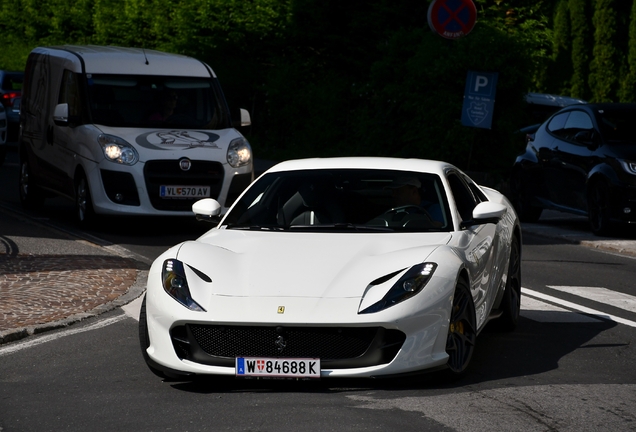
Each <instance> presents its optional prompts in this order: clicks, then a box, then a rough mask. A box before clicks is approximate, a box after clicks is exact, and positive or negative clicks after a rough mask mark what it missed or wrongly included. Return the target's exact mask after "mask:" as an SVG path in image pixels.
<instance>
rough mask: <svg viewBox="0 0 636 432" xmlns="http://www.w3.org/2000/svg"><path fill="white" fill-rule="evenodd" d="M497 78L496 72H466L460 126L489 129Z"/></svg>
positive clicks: (493, 108)
mask: <svg viewBox="0 0 636 432" xmlns="http://www.w3.org/2000/svg"><path fill="white" fill-rule="evenodd" d="M497 77H498V74H497V73H496V72H474V71H469V72H468V76H467V77H466V90H465V92H464V106H463V108H462V125H464V126H472V127H478V128H484V129H490V128H491V126H492V114H493V111H494V110H495V94H496V92H497Z"/></svg>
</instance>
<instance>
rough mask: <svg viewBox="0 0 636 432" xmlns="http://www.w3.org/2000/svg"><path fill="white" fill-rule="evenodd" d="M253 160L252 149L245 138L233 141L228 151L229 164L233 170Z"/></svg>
mask: <svg viewBox="0 0 636 432" xmlns="http://www.w3.org/2000/svg"><path fill="white" fill-rule="evenodd" d="M251 160H252V148H251V147H250V144H249V143H248V142H247V140H246V139H245V138H236V139H235V140H232V142H231V143H230V145H229V147H228V149H227V163H229V164H230V166H231V167H232V168H238V167H241V166H243V165H247V164H248V163H250V161H251Z"/></svg>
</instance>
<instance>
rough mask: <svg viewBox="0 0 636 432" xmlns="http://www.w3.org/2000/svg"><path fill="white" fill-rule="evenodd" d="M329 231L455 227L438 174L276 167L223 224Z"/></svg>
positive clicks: (242, 227)
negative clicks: (298, 169)
mask: <svg viewBox="0 0 636 432" xmlns="http://www.w3.org/2000/svg"><path fill="white" fill-rule="evenodd" d="M223 227H224V228H227V229H261V230H277V231H278V230H290V231H294V230H298V231H325V232H336V231H337V232H342V231H347V232H394V231H407V232H421V231H450V230H451V227H452V222H451V218H450V213H449V209H448V201H447V199H446V195H445V193H444V188H443V185H442V182H441V179H440V178H439V176H437V175H436V174H429V173H419V172H409V171H391V170H371V169H318V170H303V171H287V172H272V173H269V174H266V175H264V176H262V177H261V178H259V179H258V180H257V181H256V182H255V183H254V184H252V185H251V186H250V188H249V189H248V190H247V192H246V193H245V195H243V197H242V198H241V199H240V200H239V201H238V202H237V203H236V205H235V206H234V207H233V208H232V210H231V211H230V212H229V213H228V214H227V216H226V218H225V219H224V221H223V226H222V228H223Z"/></svg>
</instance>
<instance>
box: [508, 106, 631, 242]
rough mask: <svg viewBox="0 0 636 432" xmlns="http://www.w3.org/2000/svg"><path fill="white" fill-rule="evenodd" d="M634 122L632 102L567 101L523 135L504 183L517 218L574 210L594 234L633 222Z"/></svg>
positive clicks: (523, 219)
mask: <svg viewBox="0 0 636 432" xmlns="http://www.w3.org/2000/svg"><path fill="white" fill-rule="evenodd" d="M635 120H636V104H612V103H607V104H587V105H573V106H568V107H566V108H563V109H561V110H560V111H558V112H557V113H556V114H554V115H552V116H551V117H550V118H549V119H548V120H547V121H545V122H544V123H543V124H541V126H540V127H539V128H538V129H537V131H536V132H535V133H534V134H530V135H528V142H527V145H526V149H525V151H524V152H523V153H522V154H521V155H519V156H518V157H517V159H516V161H515V164H514V167H513V171H512V176H511V182H510V187H511V198H512V201H513V203H514V205H515V208H516V209H517V212H518V213H519V217H520V219H521V220H522V221H527V222H533V221H537V220H538V219H539V217H540V216H541V213H542V211H543V209H552V210H559V211H563V212H568V213H573V214H579V215H583V216H588V218H589V220H590V227H591V229H592V231H593V232H594V233H595V234H597V235H607V234H611V233H613V232H614V228H617V227H619V226H625V225H628V224H636V129H635V128H634V121H635Z"/></svg>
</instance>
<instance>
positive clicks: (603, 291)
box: [548, 285, 636, 312]
mask: <svg viewBox="0 0 636 432" xmlns="http://www.w3.org/2000/svg"><path fill="white" fill-rule="evenodd" d="M548 288H552V289H553V290H556V291H561V292H564V293H569V294H573V295H575V296H579V297H583V298H586V299H590V300H594V301H595V302H599V303H604V304H606V305H610V306H614V307H617V308H619V309H623V310H626V311H629V312H636V297H634V296H631V295H629V294H623V293H621V292H617V291H612V290H608V289H607V288H598V287H576V286H552V285H548Z"/></svg>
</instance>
